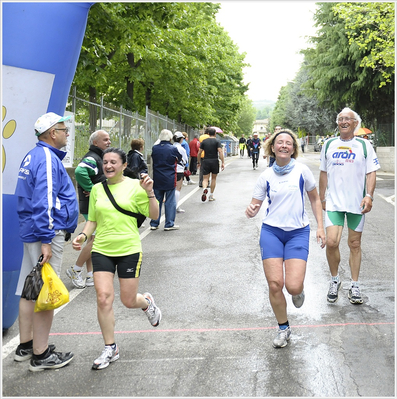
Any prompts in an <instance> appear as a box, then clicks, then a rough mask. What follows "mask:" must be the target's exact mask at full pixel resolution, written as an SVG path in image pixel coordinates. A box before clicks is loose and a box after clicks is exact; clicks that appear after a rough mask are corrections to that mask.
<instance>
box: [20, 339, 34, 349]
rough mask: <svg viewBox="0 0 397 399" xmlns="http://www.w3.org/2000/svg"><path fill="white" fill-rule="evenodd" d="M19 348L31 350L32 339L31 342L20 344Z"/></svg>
mask: <svg viewBox="0 0 397 399" xmlns="http://www.w3.org/2000/svg"><path fill="white" fill-rule="evenodd" d="M19 346H20V347H21V348H22V349H31V348H33V339H31V340H30V341H28V342H24V343H20V344H19Z"/></svg>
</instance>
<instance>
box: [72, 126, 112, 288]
mask: <svg viewBox="0 0 397 399" xmlns="http://www.w3.org/2000/svg"><path fill="white" fill-rule="evenodd" d="M110 143H111V141H110V136H109V133H108V132H106V131H105V130H97V131H96V132H94V133H92V134H91V136H90V139H89V145H90V147H89V150H88V152H87V153H86V154H85V155H84V157H83V158H82V160H81V161H80V163H79V164H78V165H77V167H76V170H75V172H74V173H75V177H76V181H77V189H78V191H79V206H80V213H81V214H82V215H83V217H84V219H85V220H87V216H88V203H89V199H90V192H91V190H92V187H93V186H94V184H96V183H100V182H102V181H104V180H105V179H106V178H105V175H104V174H103V168H102V157H103V151H104V150H106V148H108V147H109V146H110ZM94 238H95V235H94V234H93V235H92V236H91V238H90V240H89V241H87V244H86V245H85V247H84V248H83V250H82V251H81V253H80V255H79V256H78V258H77V260H76V264H75V265H74V266H72V267H70V268H69V269H67V270H66V275H67V276H68V277H69V278H70V279H71V280H72V283H73V285H74V286H75V287H76V288H85V287H92V286H93V285H94V277H93V274H92V262H91V250H92V243H93V241H94ZM84 263H85V264H86V266H87V275H86V278H85V279H84V278H83V272H82V271H83V267H84Z"/></svg>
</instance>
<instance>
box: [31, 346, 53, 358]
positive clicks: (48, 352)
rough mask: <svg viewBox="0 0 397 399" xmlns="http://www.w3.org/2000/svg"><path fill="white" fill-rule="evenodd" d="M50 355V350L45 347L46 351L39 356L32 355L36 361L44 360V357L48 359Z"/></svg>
mask: <svg viewBox="0 0 397 399" xmlns="http://www.w3.org/2000/svg"><path fill="white" fill-rule="evenodd" d="M50 354H51V352H50V348H48V346H47V349H46V350H45V351H44V352H43V353H42V354H40V355H36V354H33V356H34V357H35V358H36V359H37V360H42V359H45V358H46V357H48V355H50Z"/></svg>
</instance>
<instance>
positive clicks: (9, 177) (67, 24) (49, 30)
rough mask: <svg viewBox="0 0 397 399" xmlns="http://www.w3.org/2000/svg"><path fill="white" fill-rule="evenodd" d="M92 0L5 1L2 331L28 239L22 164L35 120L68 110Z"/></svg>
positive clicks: (14, 301) (12, 307)
mask: <svg viewBox="0 0 397 399" xmlns="http://www.w3.org/2000/svg"><path fill="white" fill-rule="evenodd" d="M92 4H93V3H61V2H59V3H58V2H54V3H35V2H27V3H3V4H2V8H3V10H2V11H3V13H2V18H3V21H2V26H3V32H2V38H3V43H2V44H3V65H2V76H3V78H2V96H3V102H2V117H3V119H2V124H3V125H2V134H3V148H2V161H3V162H2V184H3V186H2V193H3V198H2V199H3V204H2V207H3V209H2V211H3V212H2V221H3V225H2V240H3V242H2V245H3V248H2V249H3V250H2V262H3V275H2V280H3V330H4V329H8V328H10V327H11V326H12V325H13V324H14V322H15V320H16V319H17V317H18V307H19V306H18V305H19V299H20V297H19V296H16V295H15V289H16V285H17V282H18V277H19V272H20V267H21V261H22V253H23V244H22V242H21V241H20V239H19V232H18V228H19V226H18V216H17V213H16V197H15V195H14V192H15V185H16V177H17V175H18V168H19V164H20V163H21V161H22V159H23V157H24V156H25V154H26V153H27V152H28V151H29V150H30V149H31V148H33V147H34V146H35V143H36V142H37V138H36V137H35V135H34V130H33V126H34V122H35V120H36V119H37V118H38V117H39V116H40V115H42V114H44V113H46V112H50V111H51V112H55V113H57V114H60V115H63V114H64V112H65V107H66V102H67V98H68V94H69V90H70V86H71V84H72V81H73V76H74V74H75V71H76V66H77V62H78V59H79V55H80V50H81V44H82V41H83V38H84V32H85V28H86V24H87V16H88V12H89V8H90V7H91V5H92Z"/></svg>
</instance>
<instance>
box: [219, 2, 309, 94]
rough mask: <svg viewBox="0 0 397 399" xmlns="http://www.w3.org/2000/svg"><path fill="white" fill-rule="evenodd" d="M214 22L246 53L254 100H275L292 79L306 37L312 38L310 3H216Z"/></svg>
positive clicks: (246, 74) (301, 59)
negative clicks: (219, 6) (217, 6)
mask: <svg viewBox="0 0 397 399" xmlns="http://www.w3.org/2000/svg"><path fill="white" fill-rule="evenodd" d="M219 3H221V6H222V8H221V10H219V12H218V13H217V14H216V17H217V21H218V22H219V23H220V24H221V25H222V26H223V27H224V28H225V30H226V31H227V32H228V33H229V36H230V37H231V39H232V40H233V41H234V43H236V45H237V46H238V47H239V50H240V53H243V52H246V53H247V55H246V58H245V61H246V62H247V63H248V64H250V65H251V67H248V68H245V69H244V73H245V79H244V81H245V82H246V83H250V85H249V87H250V89H249V91H248V97H249V98H250V99H251V100H253V101H260V100H272V101H277V97H278V94H279V91H280V89H281V87H282V86H285V85H286V84H287V82H288V81H290V80H293V79H294V78H295V75H296V73H297V72H298V70H299V68H300V65H301V63H302V61H303V56H302V55H299V54H298V53H299V50H301V49H305V48H308V47H309V44H308V42H307V39H306V38H305V36H314V35H315V34H316V29H315V28H314V26H313V25H314V21H313V15H314V12H315V9H316V5H315V2H311V1H219Z"/></svg>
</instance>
